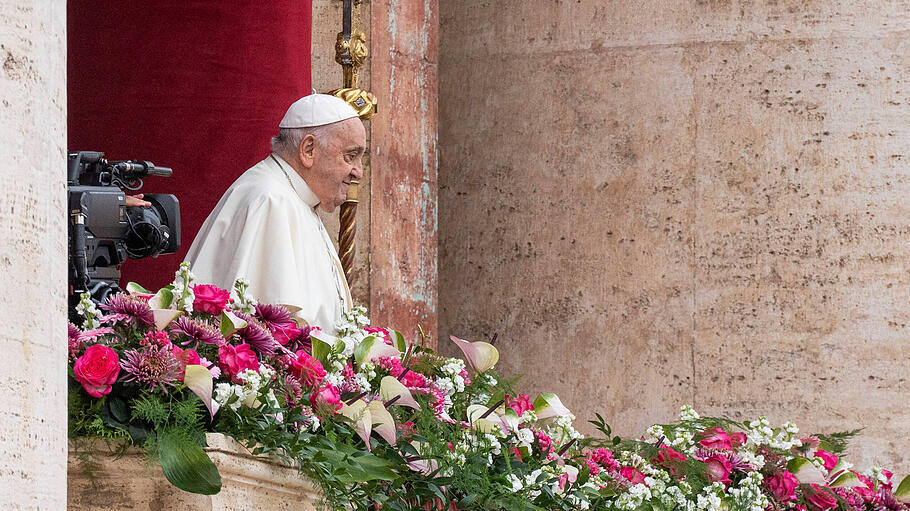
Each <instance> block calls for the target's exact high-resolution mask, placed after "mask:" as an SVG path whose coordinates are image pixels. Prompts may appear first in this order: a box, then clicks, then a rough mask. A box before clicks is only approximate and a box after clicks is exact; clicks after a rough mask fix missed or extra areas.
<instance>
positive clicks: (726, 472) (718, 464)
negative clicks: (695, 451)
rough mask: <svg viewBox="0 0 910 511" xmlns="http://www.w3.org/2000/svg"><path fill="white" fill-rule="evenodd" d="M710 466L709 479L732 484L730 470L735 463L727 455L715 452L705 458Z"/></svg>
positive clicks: (706, 463)
mask: <svg viewBox="0 0 910 511" xmlns="http://www.w3.org/2000/svg"><path fill="white" fill-rule="evenodd" d="M705 465H707V468H708V479H709V480H711V482H712V483H714V482H721V483H724V484H730V472H732V471H733V464H732V463H730V460H729V459H727V457H726V456H723V455H720V454H715V455H713V456H711V457H709V458H708V459H706V460H705Z"/></svg>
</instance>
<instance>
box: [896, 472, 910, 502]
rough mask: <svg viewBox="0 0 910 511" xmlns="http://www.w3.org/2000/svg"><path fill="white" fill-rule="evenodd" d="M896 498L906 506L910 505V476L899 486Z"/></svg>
mask: <svg viewBox="0 0 910 511" xmlns="http://www.w3.org/2000/svg"><path fill="white" fill-rule="evenodd" d="M894 498H896V499H897V500H899V501H901V502H903V503H904V504H910V476H907V477H905V478H903V479H902V480H901V484H899V485H897V489H896V490H894Z"/></svg>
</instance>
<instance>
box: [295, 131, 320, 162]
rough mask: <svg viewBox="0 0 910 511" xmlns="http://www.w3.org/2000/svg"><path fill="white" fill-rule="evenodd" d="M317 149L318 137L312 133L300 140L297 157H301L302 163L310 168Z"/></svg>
mask: <svg viewBox="0 0 910 511" xmlns="http://www.w3.org/2000/svg"><path fill="white" fill-rule="evenodd" d="M315 151H316V137H314V136H313V135H312V134H309V135H307V136H305V137H303V139H302V140H301V141H300V144H299V145H298V146H297V157H298V158H300V163H302V164H303V166H304V167H306V168H310V167H312V166H313V156H314V153H315Z"/></svg>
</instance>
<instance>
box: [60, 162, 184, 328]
mask: <svg viewBox="0 0 910 511" xmlns="http://www.w3.org/2000/svg"><path fill="white" fill-rule="evenodd" d="M171 174H172V171H171V169H169V168H167V167H158V166H156V165H155V164H153V163H151V162H148V161H139V160H126V161H108V160H106V159H104V153H100V152H95V151H78V152H71V153H69V158H68V161H67V195H68V198H67V201H68V203H67V204H68V208H67V209H68V217H69V221H68V226H69V229H68V231H69V305H70V317H71V318H73V316H74V314H75V306H76V305H77V304H78V303H79V300H80V295H81V294H82V293H89V294H90V295H91V297H92V299H93V300H94V301H96V302H101V301H103V300H104V299H105V298H106V297H107V296H108V295H109V294H111V293H116V292H119V291H120V286H119V283H118V282H119V280H120V265H121V264H122V263H123V262H124V261H125V260H126V259H127V258H130V259H140V258H143V257H149V256H153V257H154V256H158V255H161V254H173V253H175V252H177V249H178V248H179V247H180V202H179V201H178V200H177V197H175V196H173V195H168V194H146V195H145V196H144V197H143V200H146V201H148V202H150V203H151V204H152V205H151V207H142V206H136V207H127V205H126V194H125V193H124V192H123V189H126V190H138V189H140V188H142V179H143V178H145V177H147V176H163V177H167V176H170V175H171Z"/></svg>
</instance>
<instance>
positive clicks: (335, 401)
mask: <svg viewBox="0 0 910 511" xmlns="http://www.w3.org/2000/svg"><path fill="white" fill-rule="evenodd" d="M310 404H311V405H313V408H315V409H316V410H325V409H329V410H331V411H332V412H336V411H338V410H340V409H341V393H340V392H338V388H337V387H335V386H334V385H332V384H331V383H326V384H325V386H324V387H322V388H321V389H320V390H319V392H313V393H312V394H310Z"/></svg>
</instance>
